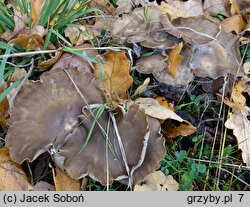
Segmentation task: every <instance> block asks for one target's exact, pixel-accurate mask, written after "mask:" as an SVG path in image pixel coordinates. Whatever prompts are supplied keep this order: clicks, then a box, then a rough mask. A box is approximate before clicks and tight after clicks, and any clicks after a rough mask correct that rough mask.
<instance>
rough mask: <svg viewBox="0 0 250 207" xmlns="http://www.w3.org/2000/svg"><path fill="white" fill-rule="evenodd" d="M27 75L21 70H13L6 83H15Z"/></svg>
mask: <svg viewBox="0 0 250 207" xmlns="http://www.w3.org/2000/svg"><path fill="white" fill-rule="evenodd" d="M26 75H27V72H26V70H25V69H23V68H20V69H19V68H15V70H14V72H13V73H12V74H11V75H10V76H9V78H8V82H16V81H18V80H20V79H22V78H24V77H25V76H26Z"/></svg>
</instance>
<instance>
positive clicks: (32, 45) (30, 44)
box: [10, 34, 55, 51]
mask: <svg viewBox="0 0 250 207" xmlns="http://www.w3.org/2000/svg"><path fill="white" fill-rule="evenodd" d="M10 43H15V44H17V45H19V46H20V47H22V48H23V49H25V50H28V51H31V50H33V51H34V50H42V49H43V46H44V40H43V38H42V37H41V36H40V35H39V34H31V35H26V34H20V35H18V37H17V38H16V39H13V40H11V41H10ZM48 49H55V47H54V46H53V44H52V43H49V45H48Z"/></svg>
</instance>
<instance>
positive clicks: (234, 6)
mask: <svg viewBox="0 0 250 207" xmlns="http://www.w3.org/2000/svg"><path fill="white" fill-rule="evenodd" d="M230 4H231V8H230V12H231V14H232V15H234V14H239V13H240V6H239V4H238V3H237V1H236V0H230Z"/></svg>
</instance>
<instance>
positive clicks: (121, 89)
mask: <svg viewBox="0 0 250 207" xmlns="http://www.w3.org/2000/svg"><path fill="white" fill-rule="evenodd" d="M103 57H104V59H105V61H104V62H103V73H104V80H103V84H104V87H105V88H106V89H107V90H108V91H109V92H110V94H111V95H113V96H114V97H119V98H126V97H127V90H128V89H129V87H130V86H131V84H132V83H133V79H132V77H131V76H130V75H129V72H130V61H129V60H128V58H127V57H126V55H125V52H115V51H109V52H107V53H106V54H104V55H103ZM101 70H102V69H101V68H99V65H98V64H95V75H96V76H97V77H99V78H100V79H102V77H101V73H102V71H101Z"/></svg>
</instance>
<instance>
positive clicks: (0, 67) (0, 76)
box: [0, 47, 12, 84]
mask: <svg viewBox="0 0 250 207" xmlns="http://www.w3.org/2000/svg"><path fill="white" fill-rule="evenodd" d="M11 50H12V47H10V48H7V49H6V51H5V53H4V55H7V56H6V57H4V58H3V59H2V62H1V65H0V84H2V81H3V80H4V69H5V65H6V62H7V59H8V55H9V54H10V52H11Z"/></svg>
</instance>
